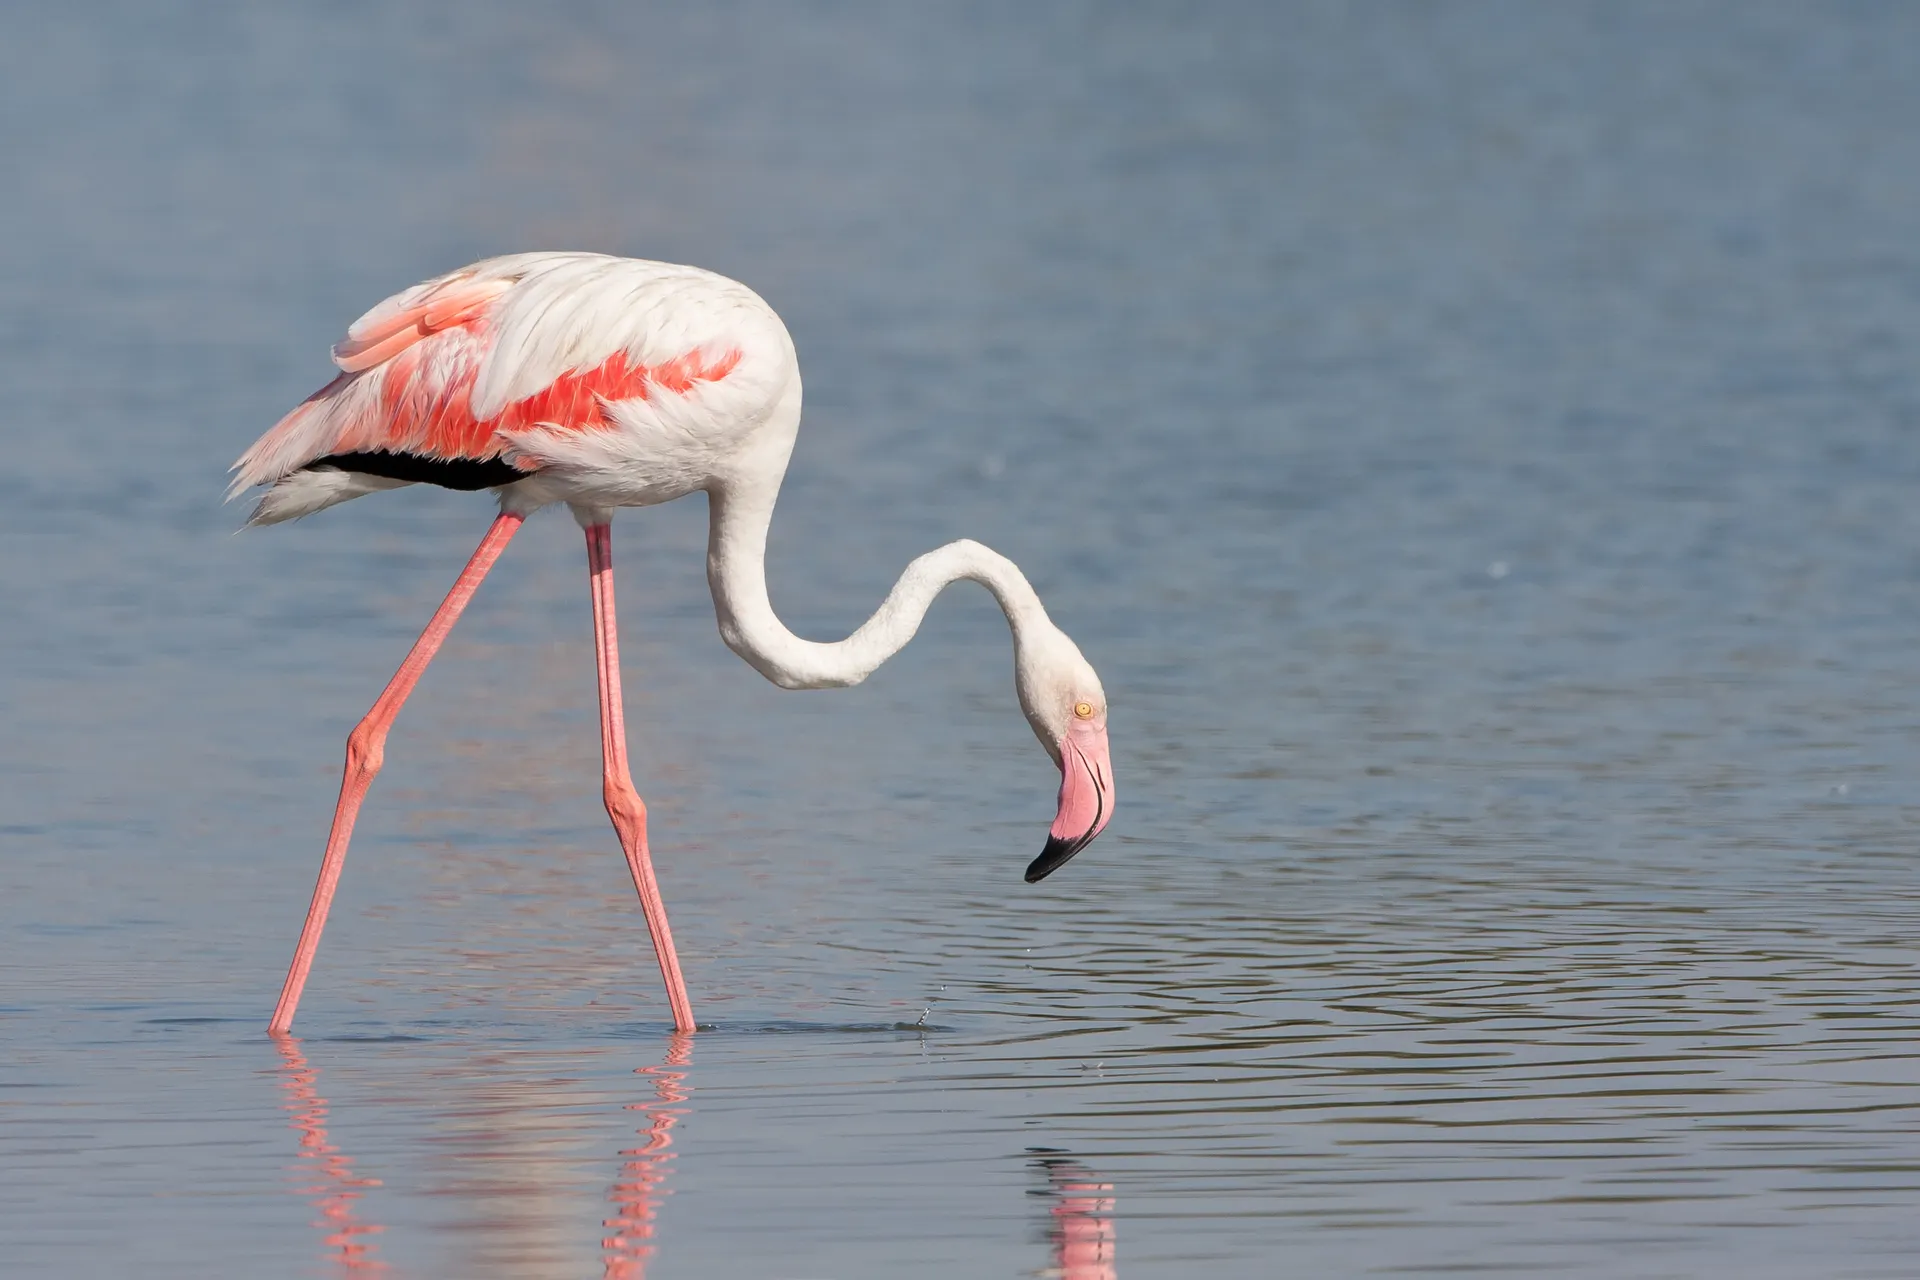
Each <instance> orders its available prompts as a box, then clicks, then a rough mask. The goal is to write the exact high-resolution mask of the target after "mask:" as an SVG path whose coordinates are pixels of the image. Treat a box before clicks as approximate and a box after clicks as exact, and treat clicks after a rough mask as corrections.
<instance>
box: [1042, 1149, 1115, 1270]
mask: <svg viewBox="0 0 1920 1280" xmlns="http://www.w3.org/2000/svg"><path fill="white" fill-rule="evenodd" d="M1029 1151H1030V1153H1031V1154H1032V1155H1033V1156H1034V1157H1035V1159H1034V1162H1033V1164H1034V1167H1035V1168H1037V1169H1039V1170H1040V1171H1041V1172H1042V1173H1044V1174H1046V1175H1047V1189H1046V1190H1045V1191H1042V1192H1037V1193H1036V1194H1038V1195H1042V1196H1045V1197H1046V1198H1047V1199H1048V1201H1050V1203H1049V1204H1048V1206H1047V1241H1048V1243H1049V1244H1051V1245H1052V1246H1053V1266H1052V1267H1051V1268H1050V1269H1048V1270H1046V1271H1043V1272H1041V1273H1040V1274H1041V1275H1043V1276H1048V1277H1052V1278H1053V1280H1117V1277H1118V1275H1119V1271H1118V1270H1117V1269H1116V1267H1115V1265H1114V1231H1113V1199H1114V1198H1113V1194H1112V1192H1113V1184H1112V1183H1111V1182H1101V1181H1098V1180H1097V1179H1096V1178H1095V1177H1094V1175H1093V1174H1091V1173H1089V1172H1088V1171H1087V1169H1086V1167H1085V1166H1084V1165H1082V1164H1081V1163H1080V1162H1079V1161H1078V1160H1075V1159H1074V1158H1073V1157H1071V1156H1069V1155H1067V1154H1066V1153H1065V1152H1062V1151H1052V1150H1048V1149H1046V1148H1043V1147H1032V1148H1029Z"/></svg>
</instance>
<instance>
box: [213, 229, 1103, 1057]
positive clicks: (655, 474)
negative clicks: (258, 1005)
mask: <svg viewBox="0 0 1920 1280" xmlns="http://www.w3.org/2000/svg"><path fill="white" fill-rule="evenodd" d="M333 362H334V364H336V365H337V366H339V369H340V373H339V375H338V376H337V377H335V378H334V379H333V381H332V382H330V383H328V384H327V385H326V386H325V387H323V388H322V389H321V390H319V391H317V392H315V393H314V394H313V395H312V396H310V397H308V398H307V400H306V401H305V402H303V403H302V404H301V405H299V406H298V407H297V408H295V409H294V410H293V411H292V412H291V413H289V414H287V416H286V417H284V418H282V419H281V420H280V421H279V422H278V423H277V424H276V425H275V426H274V427H273V428H272V429H271V430H269V431H268V432H267V433H266V434H265V435H263V436H262V437H260V439H259V440H257V441H256V442H255V443H254V444H253V446H252V447H251V448H250V449H248V450H247V451H246V452H245V453H244V454H242V455H241V456H240V459H239V461H237V462H235V463H234V464H233V468H232V470H233V472H234V479H233V484H232V486H231V488H230V489H229V491H228V497H229V499H231V498H233V497H235V496H237V495H239V494H241V493H243V492H245V491H247V490H249V489H253V488H255V487H257V486H265V491H264V492H263V493H261V495H260V497H259V501H258V504H257V505H256V506H255V507H254V510H253V513H252V515H251V516H250V518H249V519H248V521H247V524H248V526H249V527H251V526H253V525H267V524H278V523H280V522H281V521H285V520H292V519H295V518H297V517H300V516H306V515H311V514H313V513H314V512H317V511H321V510H323V509H325V508H327V507H331V506H334V505H336V504H337V503H341V502H346V501H348V500H350V499H353V498H359V497H364V496H366V495H367V494H370V493H377V492H380V491H383V490H387V489H398V488H402V487H404V486H407V485H411V484H432V485H438V486H440V487H442V488H447V489H458V490H466V491H474V490H479V489H490V490H492V491H493V493H494V494H495V496H496V497H497V498H498V500H499V514H498V515H497V516H496V517H495V518H494V520H493V522H492V524H491V525H489V526H488V529H487V532H486V535H485V536H484V537H483V538H482V539H481V540H480V545H479V547H478V548H477V549H476V550H475V551H474V553H473V556H472V558H471V559H469V560H468V561H467V565H466V568H465V570H464V571H462V573H461V574H460V576H459V578H458V579H457V580H456V581H455V582H454V584H453V588H452V590H451V591H449V592H448V594H447V597H446V599H445V600H444V601H443V602H442V603H441V605H440V607H439V608H438V609H437V610H435V612H434V614H433V617H432V618H431V619H430V620H429V621H428V623H427V626H426V629H425V630H424V631H422V632H421V634H420V638H419V639H418V640H416V641H415V642H414V645H413V648H412V649H411V650H410V651H409V652H408V654H407V656H406V659H405V661H403V662H402V663H401V665H400V669H399V671H398V672H396V673H395V675H394V677H393V679H392V680H391V681H390V682H389V683H388V684H387V687H386V689H385V691H384V692H382V693H381V695H380V697H379V700H378V701H376V702H375V703H374V705H373V709H372V710H371V711H369V712H368V713H367V715H366V717H365V718H364V719H362V720H361V721H360V722H359V724H358V725H356V726H355V727H354V729H353V732H352V733H350V734H349V735H348V737H347V756H346V768H345V771H344V773H343V775H342V777H341V782H340V799H339V802H338V804H337V806H336V807H335V809H334V815H333V826H332V830H331V831H330V832H329V834H328V836H327V847H326V852H325V855H324V856H323V857H322V859H321V863H320V875H319V880H318V883H317V884H316V885H315V886H314V891H313V899H312V902H311V904H310V905H309V907H308V909H307V917H306V922H305V924H304V925H303V926H302V928H301V931H300V942H299V945H298V946H297V948H296V949H295V951H294V956H293V963H292V964H291V966H289V968H288V970H287V978H286V982H285V984H284V985H283V986H282V988H281V991H280V999H279V1002H278V1004H277V1005H276V1006H275V1008H274V1013H273V1020H272V1022H271V1023H269V1026H268V1029H269V1031H270V1032H271V1033H273V1034H275V1035H285V1034H286V1033H287V1032H288V1031H289V1030H290V1029H291V1028H292V1026H293V1016H294V1011H295V1009H296V1008H297V1007H298V1006H299V1003H300V994H301V991H302V990H303V989H304V987H305V986H306V981H307V976H308V973H309V972H310V971H311V969H312V967H313V959H314V955H315V953H316V952H317V951H318V949H319V946H320V934H321V932H322V930H323V929H324V928H325V927H326V921H327V912H328V909H329V908H330V906H331V905H332V902H333V895H334V890H335V889H336V887H337V886H338V884H339V880H340V870H341V867H342V866H343V864H344V863H345V860H346V853H347V844H348V841H349V839H350V838H351V836H352V834H353V824H354V819H355V818H356V816H357V815H358V814H359V811H360V805H361V802H362V801H363V800H364V799H365V797H366V794H367V789H368V788H369V787H370V786H371V785H372V783H373V779H374V777H375V775H376V774H378V773H379V771H380V766H381V763H382V761H383V759H384V754H385V745H386V738H387V731H388V729H389V728H390V727H391V726H392V724H393V721H394V718H395V717H396V716H397V715H398V714H399V712H400V708H401V706H402V704H404V703H405V702H406V700H407V696H408V695H409V694H410V693H411V692H412V691H413V688H414V685H415V684H416V683H417V682H418V681H419V679H420V675H421V673H422V672H423V671H424V670H425V669H426V667H427V664H428V663H429V662H431V661H432V660H433V656H434V654H435V653H436V652H438V650H439V648H440V645H441V644H442V642H443V641H445V640H446V638H447V634H448V633H449V632H450V631H451V630H452V629H453V625H454V623H455V622H456V621H457V620H458V619H459V617H460V613H461V611H462V610H463V609H465V608H466V606H467V603H468V601H470V600H471V599H472V598H473V594H474V592H475V590H477V589H478V587H479V585H480V582H481V579H483V578H485V577H486V575H487V572H488V570H489V569H491V568H492V567H493V565H494V563H495V562H496V561H497V560H498V559H499V557H500V554H501V552H502V551H503V550H504V549H505V547H506V545H507V543H508V541H509V540H511V539H512V537H513V535H514V534H515V533H516V532H517V531H518V530H519V528H520V525H521V523H522V522H523V521H524V520H525V519H526V518H527V516H528V515H530V514H531V513H533V512H534V511H536V510H538V509H540V508H541V507H545V506H549V505H551V504H554V503H562V502H563V503H565V504H567V506H568V508H569V509H570V510H571V511H572V512H573V516H574V519H575V520H576V521H578V522H579V524H580V526H581V528H582V529H584V530H585V532H586V540H587V567H588V574H589V581H590V586H591V591H592V599H593V623H594V647H595V655H596V660H597V663H598V666H599V681H600V736H601V757H602V762H603V766H604V769H603V777H602V792H603V795H604V798H605V801H606V807H607V813H608V816H609V817H611V818H612V820H613V826H614V830H615V832H616V833H617V834H618V836H619V840H620V845H621V848H622V850H623V851H624V852H625V854H626V858H627V865H628V869H629V870H630V871H631V872H632V875H633V882H634V888H635V889H636V890H637V891H638V893H639V895H640V904H641V909H642V911H643V913H644V914H645V917H646V922H647V930H648V933H649V934H650V936H651V938H652V942H653V948H654V956H655V958H656V959H657V960H658V961H659V965H660V975H661V978H662V980H663V981H664V982H665V984H666V989H667V999H668V1003H669V1005H670V1006H671V1008H672V1012H673V1022H674V1028H675V1030H676V1031H680V1032H690V1031H692V1030H694V1026H695V1024H694V1020H693V1007H692V1005H691V1003H690V1002H689V1001H688V999H687V989H686V982H685V980H684V979H683V978H682V976H681V972H680V960H679V957H678V955H677V953H676V952H675V951H674V946H673V934H672V931H671V929H670V928H669V926H668V923H667V910H666V904H665V902H664V901H663V900H662V898H661V896H660V890H659V886H658V883H657V882H656V880H655V877H654V872H653V863H652V858H651V856H650V854H649V852H648V848H647V811H646V805H645V804H644V803H643V802H642V801H641V799H640V796H639V794H638V792H636V791H635V789H634V786H633V780H632V777H631V774H630V772H629V770H628V767H627V750H626V721H625V715H624V712H623V711H622V708H621V701H620V654H619V644H618V634H617V632H618V629H617V624H616V621H615V612H614V595H613V544H612V533H611V521H612V518H613V512H614V510H615V509H616V508H619V507H645V506H652V505H654V504H655V503H661V502H669V501H672V500H673V499H675V498H680V497H684V496H686V495H687V494H690V493H694V492H696V491H704V492H705V493H706V494H707V501H708V518H709V527H708V542H707V582H708V585H709V587H710V588H711V590H712V592H713V604H714V612H715V615H716V616H717V618H718V620H719V624H720V637H721V639H722V640H724V641H725V642H726V644H727V647H728V648H730V649H732V650H733V651H734V652H735V653H737V654H739V655H740V657H742V658H744V659H745V660H746V662H747V663H748V665H750V666H751V667H753V668H754V670H756V671H758V672H759V673H760V674H761V675H763V676H765V677H766V678H767V679H768V680H771V681H772V682H773V683H774V684H776V685H778V686H780V687H781V688H783V689H825V688H841V687H845V686H848V685H855V684H858V683H860V682H861V681H862V680H864V679H866V678H867V676H869V675H871V674H872V673H873V672H874V670H875V669H876V668H878V667H879V666H880V664H881V663H883V662H885V661H886V660H887V659H888V658H890V657H892V656H893V655H894V654H895V653H897V652H899V650H900V649H901V648H902V647H903V646H904V645H905V644H906V643H907V641H909V640H910V639H912V638H913V634H914V632H915V631H916V630H918V628H919V626H920V620H921V619H922V618H923V617H924V616H925V615H926V611H927V608H928V607H929V606H930V605H931V604H932V603H933V599H934V597H935V596H936V595H938V594H939V593H940V592H941V591H942V590H944V589H945V588H946V587H947V585H948V584H949V583H953V582H957V581H960V580H963V579H965V580H969V581H973V582H977V583H980V584H981V585H982V586H984V587H985V588H986V589H987V590H988V591H989V592H991V593H992V595H993V598H994V599H995V601H997V602H998V603H999V605H1000V608H1001V611H1002V612H1004V613H1005V614H1006V617H1007V623H1008V626H1009V628H1010V629H1011V631H1012V633H1013V657H1014V691H1015V695H1016V697H1017V698H1018V699H1019V703H1020V707H1021V710H1022V711H1023V712H1024V713H1025V715H1026V718H1027V723H1028V724H1029V725H1031V726H1032V728H1033V732H1034V735H1035V736H1036V737H1037V738H1038V739H1039V740H1040V745H1041V746H1043V747H1044V748H1046V751H1047V754H1048V755H1049V756H1050V757H1051V758H1052V760H1053V762H1054V764H1055V765H1056V766H1057V767H1058V768H1059V770H1060V790H1059V802H1058V809H1057V812H1056V815H1055V817H1054V821H1053V824H1052V826H1051V828H1050V829H1049V831H1048V835H1047V840H1046V843H1045V845H1044V847H1043V848H1042V850H1041V852H1040V855H1039V856H1038V857H1036V858H1035V859H1034V860H1033V862H1032V863H1031V864H1030V865H1029V866H1028V867H1027V870H1026V879H1027V881H1028V882H1029V883H1032V882H1035V881H1038V880H1040V879H1042V878H1044V877H1045V876H1047V875H1048V874H1050V873H1051V872H1053V871H1054V870H1056V869H1057V868H1059V866H1060V865H1061V864H1062V863H1064V862H1066V861H1067V859H1069V858H1071V857H1073V855H1074V854H1076V853H1078V852H1079V851H1080V850H1081V849H1083V848H1085V847H1086V845H1087V843H1088V842H1089V841H1091V840H1092V839H1093V838H1094V837H1095V836H1097V835H1099V834H1100V832H1101V830H1102V829H1103V828H1104V827H1105V826H1106V825H1107V823H1108V821H1109V820H1111V818H1112V817H1113V799H1114V787H1113V766H1112V763H1111V761H1110V759H1109V755H1108V749H1107V699H1106V694H1105V692H1104V691H1103V690H1102V688H1101V685H1100V678H1099V676H1098V675H1096V674H1095V673H1094V670H1093V667H1092V666H1091V665H1090V664H1089V663H1088V662H1087V660H1086V658H1085V657H1083V656H1082V655H1081V653H1080V649H1079V647H1078V646H1077V645H1075V644H1074V642H1073V641H1072V640H1071V639H1069V638H1068V636H1067V634H1066V633H1065V632H1063V631H1062V630H1060V628H1059V627H1057V626H1055V625H1054V623H1053V621H1052V619H1050V618H1049V617H1048V616H1047V611H1046V609H1045V608H1044V607H1043V606H1042V605H1041V603H1040V597H1039V596H1038V595H1037V594H1035V592H1034V589H1033V587H1032V586H1031V585H1030V584H1029V583H1028V582H1027V580H1026V578H1025V577H1024V576H1023V575H1022V574H1021V572H1020V570H1019V569H1018V568H1017V567H1015V565H1014V564H1013V562H1012V561H1011V560H1008V559H1007V558H1006V557H1005V556H1002V555H1000V554H999V553H997V552H995V551H993V550H991V549H990V548H988V547H986V546H983V545H981V544H980V543H978V542H974V541H971V540H968V539H962V540H960V541H958V542H950V543H948V544H947V545H946V546H943V547H940V548H937V549H936V550H933V551H929V552H927V553H926V554H925V555H922V556H920V557H919V558H918V559H916V560H914V561H913V562H912V563H910V564H909V565H908V566H907V567H906V569H905V571H904V572H902V573H901V575H900V577H899V580H898V581H896V582H895V583H894V585H893V588H892V590H891V591H889V592H888V593H887V597H886V599H885V600H884V601H882V602H881V604H880V607H879V608H878V609H876V610H874V612H873V615H872V616H871V617H870V618H868V619H867V621H866V622H864V623H863V624H861V626H860V627H859V628H858V629H857V630H856V631H854V633H853V634H852V635H850V636H848V637H847V638H846V639H844V640H841V641H838V642H837V643H831V644H827V643H818V642H815V641H811V640H803V639H801V638H800V637H799V636H796V635H794V634H793V633H792V632H791V631H789V630H788V629H787V628H786V627H785V626H784V625H783V624H782V623H781V621H780V619H779V618H778V617H777V616H776V615H775V614H774V611H773V606H772V604H771V603H770V602H769V601H768V599H767V582H766V565H765V559H766V554H765V553H766V543H767V527H768V525H769V523H771V521H772V519H773V507H774V502H775V500H776V499H777V498H778V496H779V492H780V481H781V479H782V478H783V477H784V476H785V474H786V468H787V459H788V456H789V455H790V454H791V453H792V450H793V442H794V437H795V435H796V433H797V431H798V429H799V425H800V369H799V363H798V360H797V358H796V356H795V354H794V349H793V339H792V338H791V337H790V336H789V335H788V333H787V330H786V326H785V325H783V324H782V323H781V322H780V318H779V316H777V315H775V314H774V311H773V309H772V308H771V307H769V306H768V305H767V304H766V303H765V302H764V301H762V300H761V299H760V298H759V297H758V296H757V295H756V294H754V293H753V292H752V291H751V290H749V289H747V288H746V287H745V286H744V285H741V284H738V283H736V282H735V281H732V280H729V279H727V278H725V277H724V276H719V275H716V274H714V273H712V272H710V271H704V270H701V269H699V268H697V267H687V266H675V265H672V264H668V263H662V262H648V261H642V260H638V259H631V258H615V257H608V256H606V255H602V254H593V253H521V254H511V255H507V256H504V257H498V258H489V259H487V260H485V261H483V262H477V263H475V264H473V265H472V266H468V267H463V268H461V269H460V270H458V271H455V272H452V273H451V274H448V275H444V276H440V277H438V278H436V279H432V280H427V281H424V282H422V283H420V284H417V285H415V286H413V287H412V288H410V289H407V290H404V291H402V292H400V293H397V294H395V295H394V296H393V297H391V298H388V299H387V300H386V301H384V302H382V303H380V304H379V305H378V306H376V307H374V308H373V309H372V310H371V311H369V312H367V313H366V314H365V315H364V316H362V317H360V319H359V320H357V321H356V322H354V324H353V325H352V326H351V327H350V328H349V329H348V330H347V336H346V338H345V340H343V341H342V342H340V343H338V344H337V345H335V347H334V348H333Z"/></svg>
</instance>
